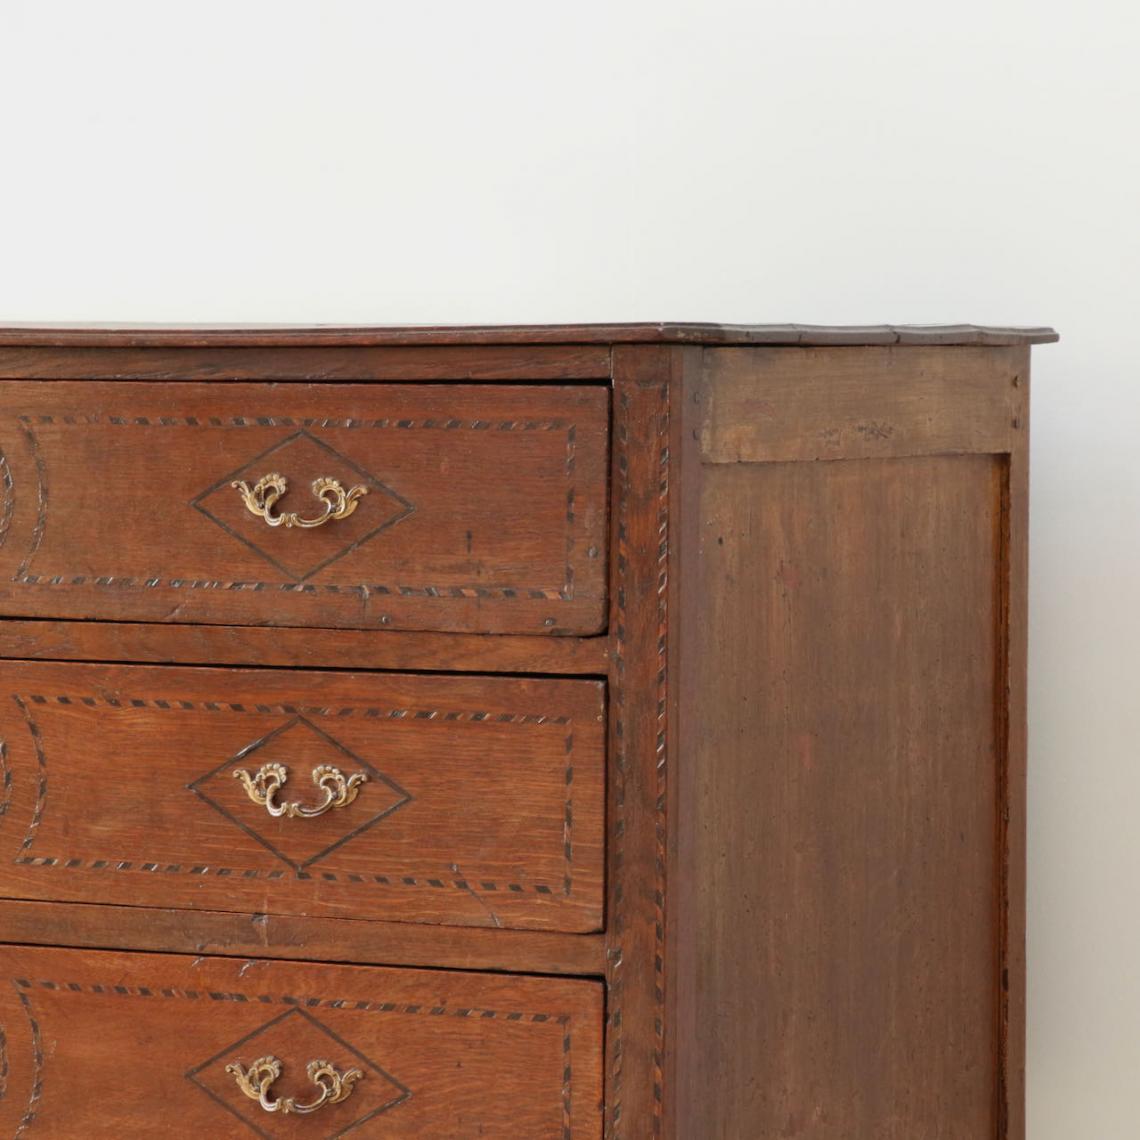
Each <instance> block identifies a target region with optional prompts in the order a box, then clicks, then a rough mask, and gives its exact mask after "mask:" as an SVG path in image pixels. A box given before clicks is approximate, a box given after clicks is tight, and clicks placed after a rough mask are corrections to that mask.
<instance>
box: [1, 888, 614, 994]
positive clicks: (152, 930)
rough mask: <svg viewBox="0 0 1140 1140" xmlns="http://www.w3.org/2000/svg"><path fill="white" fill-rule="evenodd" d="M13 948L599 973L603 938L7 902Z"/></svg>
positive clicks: (5, 918) (5, 927)
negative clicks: (58, 948)
mask: <svg viewBox="0 0 1140 1140" xmlns="http://www.w3.org/2000/svg"><path fill="white" fill-rule="evenodd" d="M0 931H2V932H3V935H4V938H5V939H6V940H8V941H9V942H20V943H28V944H30V945H35V946H72V947H86V948H88V949H93V950H100V949H102V950H154V951H162V952H164V953H176V954H215V955H229V956H233V955H235V954H236V955H250V954H252V955H256V956H257V957H259V958H286V959H302V960H312V961H320V962H357V963H362V964H370V965H377V966H391V965H402V966H434V967H441V968H447V969H452V970H500V971H516V972H519V973H528V974H567V975H583V976H587V975H601V974H603V973H604V972H605V941H604V937H603V935H601V934H563V933H560V932H557V931H541V930H508V929H505V928H499V927H472V926H465V927H454V926H435V925H431V924H428V923H414V922H385V921H375V920H370V921H364V920H361V919H353V918H315V917H301V916H298V915H291V914H285V915H281V914H265V913H262V912H254V913H248V914H237V913H235V912H233V911H215V910H194V911H187V910H186V909H185V908H181V909H179V908H176V907H171V906H123V905H109V904H105V903H89V902H83V903H68V902H36V901H33V900H28V899H0Z"/></svg>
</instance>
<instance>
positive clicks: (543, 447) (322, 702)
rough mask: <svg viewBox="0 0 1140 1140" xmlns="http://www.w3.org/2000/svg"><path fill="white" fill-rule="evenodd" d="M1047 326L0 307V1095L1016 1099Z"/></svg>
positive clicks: (316, 1127) (208, 1128)
mask: <svg viewBox="0 0 1140 1140" xmlns="http://www.w3.org/2000/svg"><path fill="white" fill-rule="evenodd" d="M1052 339H1055V337H1054V334H1052V333H1051V332H1050V331H1049V330H1045V329H1037V330H1002V329H979V328H973V327H967V326H960V327H954V328H940V329H928V328H924V329H908V328H889V327H876V328H864V329H834V328H833V329H821V328H815V329H812V328H805V327H796V326H766V327H765V326H755V327H752V326H749V327H743V326H731V327H730V326H713V325H636V326H577V327H541V328H515V329H511V328H472V329H418V328H406V329H348V328H345V329H335V328H315V329H293V328H285V329H277V330H272V329H262V330H257V329H229V330H227V329H214V330H193V329H182V330H168V329H149V330H148V329H135V330H131V329H94V330H92V329H88V330H82V329H51V328H38V329H37V328H19V327H11V328H7V329H4V330H0V499H2V501H0V615H2V616H3V619H4V620H3V621H0V1136H6V1137H7V1136H11V1137H28V1138H29V1140H34V1138H36V1137H46V1138H51V1140H72V1138H74V1140H88V1138H96V1137H99V1138H102V1137H105V1138H114V1140H126V1138H134V1137H139V1138H142V1137H147V1138H149V1137H153V1136H155V1135H160V1134H162V1135H168V1136H179V1137H181V1136H185V1137H203V1136H205V1137H210V1138H214V1137H230V1136H233V1137H242V1136H262V1137H272V1138H285V1140H302V1138H309V1137H314V1138H316V1137H319V1138H329V1137H336V1136H353V1137H357V1136H359V1137H362V1138H363V1137H378V1138H379V1137H383V1138H388V1137H413V1136H415V1137H421V1138H426V1137H431V1138H436V1140H466V1138H468V1137H472V1138H473V1137H487V1138H491V1137H494V1138H518V1140H556V1138H557V1140H590V1138H593V1140H599V1138H601V1137H603V1136H604V1137H606V1138H607V1140H642V1138H646V1137H653V1136H663V1137H670V1138H674V1140H776V1138H785V1137H803V1138H805V1140H925V1138H931V1140H933V1138H934V1137H946V1138H953V1140H993V1138H995V1137H997V1138H999V1140H1021V1138H1023V1137H1024V1131H1025V1125H1024V1114H1023V1093H1024V1078H1023V1033H1024V997H1025V988H1024V956H1023V942H1024V844H1025V791H1024V780H1025V720H1024V703H1025V691H1024V674H1025V573H1026V563H1025V549H1026V546H1025V539H1026V534H1025V524H1026V517H1027V515H1026V486H1027V482H1026V477H1027V467H1026V455H1027V430H1028V420H1027V414H1028V403H1027V401H1028V378H1029V372H1028V354H1029V345H1031V344H1033V343H1038V342H1043V341H1047V340H1052Z"/></svg>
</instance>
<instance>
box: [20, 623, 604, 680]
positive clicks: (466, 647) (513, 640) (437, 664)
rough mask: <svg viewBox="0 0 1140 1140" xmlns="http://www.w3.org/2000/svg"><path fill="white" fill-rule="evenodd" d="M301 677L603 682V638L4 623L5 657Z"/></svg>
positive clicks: (397, 631)
mask: <svg viewBox="0 0 1140 1140" xmlns="http://www.w3.org/2000/svg"><path fill="white" fill-rule="evenodd" d="M3 657H15V658H29V659H36V660H44V661H52V660H55V661H108V662H113V661H124V662H155V663H166V664H183V665H271V666H276V667H289V668H301V669H335V668H339V669H389V670H395V671H397V672H399V671H404V672H422V671H439V670H452V671H457V672H480V673H564V674H571V675H572V674H589V675H596V676H605V674H606V672H607V670H608V668H609V659H610V643H609V639H608V638H606V637H531V636H528V635H525V634H523V635H516V636H511V635H507V634H499V635H491V634H468V633H430V632H418V631H404V630H357V629H325V630H321V631H320V635H319V636H314V633H313V631H312V630H308V629H282V628H280V627H277V628H268V627H258V626H222V625H217V626H211V625H156V624H147V623H145V622H144V623H138V622H84V621H36V620H33V619H19V618H6V619H4V620H2V621H0V658H3Z"/></svg>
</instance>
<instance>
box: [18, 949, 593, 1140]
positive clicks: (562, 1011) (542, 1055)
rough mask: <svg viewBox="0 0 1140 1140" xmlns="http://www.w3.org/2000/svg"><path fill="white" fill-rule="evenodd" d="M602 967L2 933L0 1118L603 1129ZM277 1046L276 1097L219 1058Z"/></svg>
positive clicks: (185, 1124) (119, 1136)
mask: <svg viewBox="0 0 1140 1140" xmlns="http://www.w3.org/2000/svg"><path fill="white" fill-rule="evenodd" d="M601 991H602V987H601V984H600V983H597V982H588V981H571V980H567V979H550V978H523V977H514V978H512V977H506V976H496V975H488V974H464V973H440V972H431V971H418V970H385V969H369V968H354V967H350V966H316V965H310V964H297V963H281V962H274V963H270V962H263V961H244V962H243V961H241V960H237V959H224V958H213V959H211V958H188V957H179V956H174V955H146V954H118V953H99V952H92V951H65V950H29V949H27V948H20V947H3V948H0V1027H2V1029H3V1033H2V1034H0V1042H2V1043H3V1048H4V1054H3V1058H4V1067H3V1069H2V1070H0V1076H2V1079H3V1084H0V1092H2V1093H3V1094H4V1095H3V1096H0V1133H2V1134H3V1135H5V1136H13V1137H20V1138H21V1140H23V1138H25V1137H26V1138H27V1140H37V1138H43V1140H62V1138H63V1137H84V1138H85V1140H88V1138H89V1140H133V1138H137V1140H144V1138H145V1140H150V1138H151V1137H153V1136H155V1135H156V1134H158V1133H165V1134H168V1135H178V1136H201V1137H210V1138H220V1137H234V1138H237V1137H240V1136H261V1137H268V1138H273V1140H278V1138H280V1140H308V1138H312V1137H332V1136H348V1135H351V1136H360V1137H380V1136H383V1137H385V1140H388V1138H391V1140H401V1138H407V1140H410V1138H412V1137H415V1138H416V1140H457V1138H458V1137H475V1136H479V1137H486V1138H487V1140H517V1138H519V1137H524V1136H525V1137H527V1140H598V1137H599V1135H600V1132H601V1112H600V1105H599V1101H600V1098H601V1027H602V992H601ZM269 1056H272V1057H275V1058H276V1059H277V1060H278V1061H280V1063H281V1067H282V1072H281V1075H280V1077H279V1079H278V1080H277V1081H275V1082H274V1083H273V1085H272V1086H271V1087H270V1090H269V1095H270V1097H271V1098H272V1099H276V1098H278V1097H295V1098H296V1099H297V1101H299V1102H301V1103H305V1102H310V1101H312V1100H314V1099H315V1098H316V1095H317V1089H316V1087H315V1085H314V1084H313V1082H312V1081H310V1080H309V1079H308V1077H307V1076H306V1072H305V1069H306V1066H307V1065H308V1064H309V1062H310V1061H314V1060H318V1059H320V1060H325V1061H328V1062H329V1063H330V1064H331V1065H332V1067H333V1068H334V1069H335V1070H336V1071H337V1072H338V1073H341V1074H344V1073H346V1072H347V1071H349V1070H352V1069H355V1070H357V1071H358V1072H359V1074H360V1075H359V1077H358V1078H357V1079H356V1080H355V1082H354V1083H352V1086H351V1092H350V1093H349V1095H348V1096H346V1097H344V1098H343V1099H341V1100H340V1101H339V1102H338V1103H329V1104H326V1105H324V1106H323V1107H322V1108H320V1109H318V1110H317V1112H316V1113H314V1114H313V1115H311V1116H305V1115H285V1114H283V1113H280V1112H275V1113H270V1112H266V1111H265V1110H264V1109H262V1107H261V1106H260V1105H259V1104H258V1103H257V1101H256V1100H252V1099H250V1098H249V1097H247V1096H246V1095H245V1094H244V1093H243V1092H242V1091H241V1089H240V1088H239V1087H238V1084H237V1082H236V1080H235V1077H234V1074H233V1073H232V1072H230V1071H227V1066H230V1065H239V1066H241V1067H242V1069H246V1068H248V1067H249V1066H251V1065H252V1064H253V1063H254V1062H255V1061H256V1060H257V1059H258V1058H263V1057H269Z"/></svg>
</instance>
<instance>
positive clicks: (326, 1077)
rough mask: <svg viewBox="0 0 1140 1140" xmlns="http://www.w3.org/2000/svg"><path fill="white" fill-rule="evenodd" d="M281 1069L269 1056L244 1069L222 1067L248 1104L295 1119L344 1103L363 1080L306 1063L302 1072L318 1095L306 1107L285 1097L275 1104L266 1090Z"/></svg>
mask: <svg viewBox="0 0 1140 1140" xmlns="http://www.w3.org/2000/svg"><path fill="white" fill-rule="evenodd" d="M281 1069H282V1064H281V1062H280V1061H279V1060H278V1059H277V1058H276V1057H272V1056H270V1057H259V1058H258V1059H257V1060H256V1061H254V1062H253V1064H252V1065H250V1067H249V1068H248V1069H243V1068H242V1067H241V1065H240V1064H239V1063H238V1062H237V1061H235V1062H234V1063H233V1064H232V1065H227V1066H226V1072H227V1073H230V1074H231V1075H232V1076H233V1078H234V1080H235V1081H237V1086H238V1088H239V1089H241V1091H242V1092H243V1093H245V1095H246V1096H247V1097H249V1099H250V1100H255V1101H257V1103H258V1104H260V1105H261V1107H262V1108H263V1109H265V1111H266V1112H280V1113H282V1114H285V1113H290V1112H295V1113H296V1114H297V1115H298V1116H304V1115H306V1114H307V1113H310V1112H316V1111H317V1109H318V1108H324V1106H325V1105H326V1104H339V1103H340V1101H342V1100H347V1099H348V1098H349V1097H350V1096H351V1095H352V1088H353V1085H355V1084H356V1082H357V1081H358V1080H360V1078H361V1077H363V1076H364V1074H363V1073H362V1072H361V1071H360V1070H359V1069H345V1071H344V1072H343V1073H338V1072H337V1071H336V1069H334V1068H333V1066H332V1062H331V1061H310V1062H309V1064H308V1067H307V1069H306V1070H305V1071H306V1072H307V1073H308V1074H309V1080H310V1081H312V1082H313V1083H314V1084H315V1085H316V1086H317V1087H318V1088H319V1089H320V1090H321V1091H320V1095H319V1096H318V1097H317V1099H316V1100H311V1101H309V1102H308V1104H299V1103H298V1102H297V1099H296V1097H291V1096H285V1097H279V1098H277V1099H276V1100H273V1099H272V1098H271V1097H270V1095H269V1090H270V1088H271V1087H272V1086H273V1082H274V1081H276V1080H277V1078H278V1077H279V1076H281Z"/></svg>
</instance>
